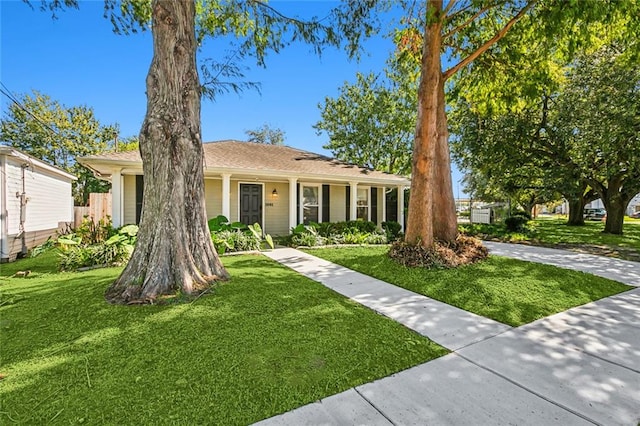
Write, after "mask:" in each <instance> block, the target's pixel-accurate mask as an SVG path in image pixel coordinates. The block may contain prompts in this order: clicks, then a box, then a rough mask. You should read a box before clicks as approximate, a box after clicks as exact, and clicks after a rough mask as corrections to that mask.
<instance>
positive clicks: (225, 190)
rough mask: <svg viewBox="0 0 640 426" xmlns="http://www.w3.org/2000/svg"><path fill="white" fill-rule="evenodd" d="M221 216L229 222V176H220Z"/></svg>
mask: <svg viewBox="0 0 640 426" xmlns="http://www.w3.org/2000/svg"><path fill="white" fill-rule="evenodd" d="M222 216H224V217H226V218H227V219H229V221H231V175H230V174H228V173H223V174H222Z"/></svg>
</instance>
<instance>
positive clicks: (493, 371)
mask: <svg viewBox="0 0 640 426" xmlns="http://www.w3.org/2000/svg"><path fill="white" fill-rule="evenodd" d="M454 354H456V355H457V356H459V357H460V358H462V359H464V360H465V361H467V362H470V363H471V364H473V365H475V366H477V367H480V368H482V369H483V370H485V371H488V372H489V373H491V374H494V375H496V376H498V377H500V378H502V379H504V380H506V381H507V382H509V383H511V384H514V385H516V386H517V387H519V388H520V389H522V390H524V391H526V392H529V393H530V394H532V395H535V396H537V397H538V398H541V399H543V400H545V401H547V402H548V403H550V404H553V405H555V406H556V407H559V408H562V409H563V410H565V411H568V412H570V413H571V414H574V415H576V416H578V417H580V418H582V419H583V420H586V421H588V422H589V423H592V424H594V425H597V426H602V424H601V423H599V422H597V421H596V420H593V419H591V418H589V417H587V416H585V415H584V414H582V413H579V412H577V411H575V410H573V409H572V408H569V407H567V406H565V405H563V404H560V403H559V402H556V401H554V400H552V399H550V398H547V397H546V396H544V395H542V394H540V393H538V392H536V391H534V390H533V389H529V388H528V387H526V386H524V385H522V384H520V383H518V382H516V381H515V380H513V379H510V378H509V377H507V376H505V375H504V374H501V373H498V372H497V371H495V370H493V369H491V368H489V367H485V366H484V365H482V364H478V363H477V362H475V361H473V360H472V359H470V358H467V357H466V356H464V355H461V354H459V353H457V352H454Z"/></svg>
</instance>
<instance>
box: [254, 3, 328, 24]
mask: <svg viewBox="0 0 640 426" xmlns="http://www.w3.org/2000/svg"><path fill="white" fill-rule="evenodd" d="M252 3H254V4H255V5H257V6H260V7H262V8H263V9H267V10H269V11H271V12H272V13H273V14H275V15H277V16H278V17H280V18H282V19H284V20H285V21H289V22H293V23H295V24H298V25H309V24H318V23H319V22H320V21H302V20H300V19H296V18H291V17H289V16H286V15H284V14H282V13H281V12H280V11H279V10H278V9H276V8H274V7H273V6H271V5H269V4H267V3H264V2H263V1H260V0H252ZM323 19H325V18H323Z"/></svg>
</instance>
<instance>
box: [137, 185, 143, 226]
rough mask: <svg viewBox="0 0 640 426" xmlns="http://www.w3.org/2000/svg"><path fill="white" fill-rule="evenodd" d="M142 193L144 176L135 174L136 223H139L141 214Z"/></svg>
mask: <svg viewBox="0 0 640 426" xmlns="http://www.w3.org/2000/svg"><path fill="white" fill-rule="evenodd" d="M143 195H144V178H143V176H142V175H136V225H137V224H139V223H140V216H141V215H142V197H143Z"/></svg>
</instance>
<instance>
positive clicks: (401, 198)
mask: <svg viewBox="0 0 640 426" xmlns="http://www.w3.org/2000/svg"><path fill="white" fill-rule="evenodd" d="M398 223H399V224H400V229H401V230H402V232H404V231H405V229H404V186H398Z"/></svg>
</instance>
